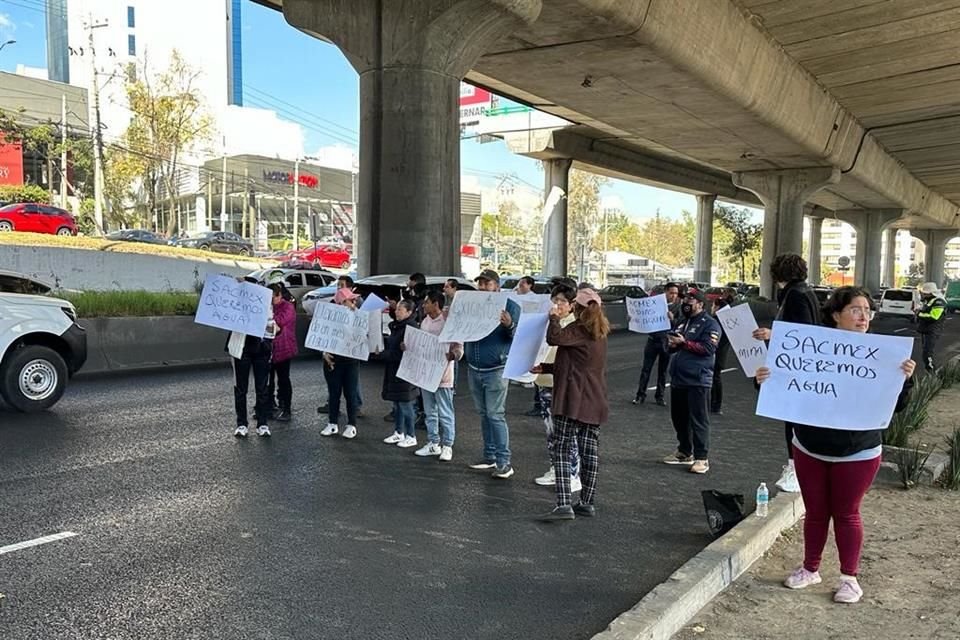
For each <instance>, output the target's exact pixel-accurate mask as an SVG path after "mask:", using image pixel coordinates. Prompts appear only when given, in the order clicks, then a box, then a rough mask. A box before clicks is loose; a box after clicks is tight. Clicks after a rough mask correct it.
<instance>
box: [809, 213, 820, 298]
mask: <svg viewBox="0 0 960 640" xmlns="http://www.w3.org/2000/svg"><path fill="white" fill-rule="evenodd" d="M807 219H808V220H809V221H810V239H809V240H808V241H807V282H809V283H810V284H813V285H817V284H820V262H821V261H822V258H821V257H820V241H821V239H822V238H823V218H821V217H818V216H810V217H809V218H807Z"/></svg>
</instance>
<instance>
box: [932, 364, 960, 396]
mask: <svg viewBox="0 0 960 640" xmlns="http://www.w3.org/2000/svg"><path fill="white" fill-rule="evenodd" d="M937 377H938V378H940V382H941V384H942V386H943V388H944V389H949V388H950V387H952V386H953V385H955V384H960V360H958V359H956V358H954V359H953V360H950V361H949V362H947V364H945V365H943V366H942V367H940V368H939V369H937Z"/></svg>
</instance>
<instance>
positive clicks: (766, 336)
mask: <svg viewBox="0 0 960 640" xmlns="http://www.w3.org/2000/svg"><path fill="white" fill-rule="evenodd" d="M770 276H771V277H772V278H773V281H774V282H776V283H777V305H778V308H777V316H776V318H775V319H776V320H781V321H783V322H793V323H795V324H820V301H819V300H817V296H816V294H815V293H814V292H813V289H811V288H810V286H809V285H808V284H807V262H806V261H805V260H804V259H803V258H801V257H800V256H798V255H797V254H795V253H784V254H782V255H779V256H777V257H776V258H774V259H773V263H772V264H771V265H770ZM753 337H754V338H755V339H757V340H764V341H769V340H770V329H767V328H765V327H761V328H759V329H757V330H756V331H754V332H753ZM783 434H784V439H785V440H786V443H787V464H786V465H784V467H783V472H782V473H781V474H780V479H779V480H777V486H778V487H779V488H780V490H781V491H787V492H790V493H796V492H797V491H799V490H800V485H799V484H797V474H796V471H795V470H794V464H793V445H792V444H791V443H792V442H793V423H791V422H785V423H784V425H783Z"/></svg>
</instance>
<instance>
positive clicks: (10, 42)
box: [0, 40, 17, 51]
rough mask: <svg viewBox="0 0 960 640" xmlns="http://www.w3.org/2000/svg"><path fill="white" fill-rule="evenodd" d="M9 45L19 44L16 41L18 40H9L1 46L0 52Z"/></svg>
mask: <svg viewBox="0 0 960 640" xmlns="http://www.w3.org/2000/svg"><path fill="white" fill-rule="evenodd" d="M8 44H17V41H16V40H7V41H6V42H4V43H3V44H0V51H3V48H4V47H5V46H7V45H8Z"/></svg>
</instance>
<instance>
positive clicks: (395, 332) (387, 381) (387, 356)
mask: <svg viewBox="0 0 960 640" xmlns="http://www.w3.org/2000/svg"><path fill="white" fill-rule="evenodd" d="M413 313H414V304H413V301H412V300H401V301H400V302H399V303H398V304H397V310H396V318H397V319H396V320H394V321H393V322H391V323H390V335H388V336H384V338H383V353H381V354H380V355H381V359H382V360H383V362H384V367H383V391H382V393H381V397H382V398H383V399H384V400H386V401H387V402H392V403H393V415H394V420H393V433H391V434H390V435H389V436H387V437H386V438H384V439H383V441H384V442H385V443H387V444H395V445H397V446H398V447H401V448H403V449H407V448H409V447H415V446H417V436H416V433H415V432H414V428H413V424H414V401H415V400H416V399H417V395H418V393H417V387H415V386H414V385H413V384H411V383H409V382H407V381H406V380H402V379H400V378H398V377H397V370H399V369H400V360H401V359H402V358H403V351H404V344H403V339H404V336H405V335H406V331H407V327H416V326H417V324H416V322H414V319H413Z"/></svg>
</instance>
